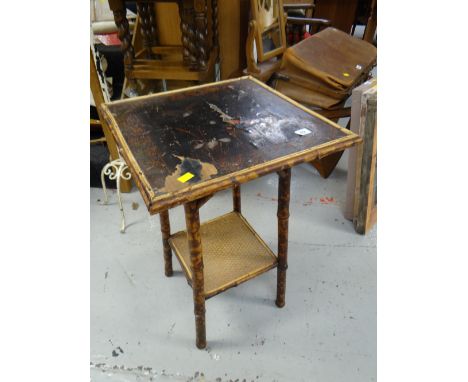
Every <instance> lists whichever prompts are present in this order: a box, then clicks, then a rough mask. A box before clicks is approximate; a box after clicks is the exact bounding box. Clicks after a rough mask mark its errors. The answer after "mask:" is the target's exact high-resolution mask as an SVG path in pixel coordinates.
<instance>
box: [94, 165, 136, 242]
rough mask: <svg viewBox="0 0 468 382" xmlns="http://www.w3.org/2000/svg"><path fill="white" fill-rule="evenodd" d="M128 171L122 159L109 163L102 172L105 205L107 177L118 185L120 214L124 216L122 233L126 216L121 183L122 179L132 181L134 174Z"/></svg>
mask: <svg viewBox="0 0 468 382" xmlns="http://www.w3.org/2000/svg"><path fill="white" fill-rule="evenodd" d="M126 170H128V166H127V164H126V163H125V161H124V160H123V159H122V158H117V159H115V160H113V161H110V162H109V163H107V164H106V165H105V166H104V167H103V169H102V171H101V183H102V190H103V191H104V203H103V204H107V202H108V198H107V190H106V182H105V179H104V177H105V176H106V175H107V176H109V179H110V180H115V181H116V183H117V198H118V200H119V208H120V214H121V215H122V224H121V226H120V232H121V233H124V232H125V214H124V210H123V206H122V198H121V196H120V181H121V180H122V179H124V180H130V178H131V177H132V174H131V173H130V171H126Z"/></svg>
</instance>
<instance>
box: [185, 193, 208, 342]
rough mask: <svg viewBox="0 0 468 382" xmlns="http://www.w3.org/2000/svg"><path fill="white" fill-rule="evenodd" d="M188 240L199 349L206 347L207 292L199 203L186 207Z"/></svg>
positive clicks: (191, 203) (189, 204)
mask: <svg viewBox="0 0 468 382" xmlns="http://www.w3.org/2000/svg"><path fill="white" fill-rule="evenodd" d="M184 209H185V223H186V225H187V239H188V244H189V249H190V260H191V267H192V289H193V304H194V312H195V330H196V345H197V348H199V349H204V348H205V347H206V327H205V292H204V275H203V254H202V244H201V237H200V215H199V213H198V209H199V204H198V201H196V200H195V201H192V202H189V203H187V204H185V205H184Z"/></svg>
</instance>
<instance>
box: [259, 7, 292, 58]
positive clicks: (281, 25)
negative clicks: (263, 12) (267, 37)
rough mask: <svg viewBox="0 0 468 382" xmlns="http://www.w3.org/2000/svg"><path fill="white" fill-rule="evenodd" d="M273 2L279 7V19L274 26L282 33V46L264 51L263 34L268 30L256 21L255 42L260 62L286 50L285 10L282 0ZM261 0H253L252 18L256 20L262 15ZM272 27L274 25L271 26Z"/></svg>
mask: <svg viewBox="0 0 468 382" xmlns="http://www.w3.org/2000/svg"><path fill="white" fill-rule="evenodd" d="M271 1H272V4H276V6H277V7H278V21H277V22H276V23H275V24H274V25H273V27H277V28H278V30H279V33H280V42H281V46H280V47H278V48H276V49H273V50H271V51H269V52H267V53H265V52H264V49H263V41H262V35H263V33H264V32H266V31H268V30H265V29H262V25H259V23H258V22H257V23H256V28H255V43H256V46H257V57H258V61H259V62H264V61H267V60H269V59H270V58H273V57H276V56H278V55H281V54H283V52H284V51H285V50H286V48H287V47H286V28H285V22H284V10H283V6H282V5H283V3H282V1H280V0H271ZM259 2H260V0H251V1H250V4H251V12H252V18H253V19H254V20H259V19H260V15H259V12H258V9H259V5H260V3H259ZM270 29H272V27H271V26H270Z"/></svg>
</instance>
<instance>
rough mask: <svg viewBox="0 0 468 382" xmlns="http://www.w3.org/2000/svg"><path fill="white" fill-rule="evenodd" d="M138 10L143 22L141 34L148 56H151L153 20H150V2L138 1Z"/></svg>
mask: <svg viewBox="0 0 468 382" xmlns="http://www.w3.org/2000/svg"><path fill="white" fill-rule="evenodd" d="M137 11H138V15H139V16H140V24H141V35H142V37H143V46H144V47H145V50H146V58H151V57H152V53H151V46H152V45H153V44H152V35H151V24H150V23H151V21H150V4H149V3H147V2H142V1H138V2H137Z"/></svg>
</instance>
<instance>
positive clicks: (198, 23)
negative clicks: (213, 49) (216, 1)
mask: <svg viewBox="0 0 468 382" xmlns="http://www.w3.org/2000/svg"><path fill="white" fill-rule="evenodd" d="M194 5H195V27H196V30H195V42H196V49H197V61H198V67H199V69H200V70H206V69H207V65H206V61H207V37H208V36H207V24H208V23H207V16H206V14H207V6H206V0H194Z"/></svg>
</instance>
